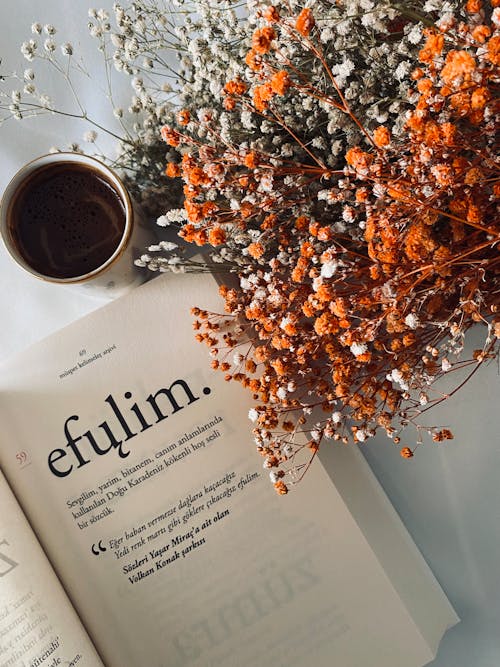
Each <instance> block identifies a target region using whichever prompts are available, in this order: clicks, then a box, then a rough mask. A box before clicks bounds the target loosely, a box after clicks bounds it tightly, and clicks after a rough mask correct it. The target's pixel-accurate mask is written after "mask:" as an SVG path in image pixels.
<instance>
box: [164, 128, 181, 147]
mask: <svg viewBox="0 0 500 667" xmlns="http://www.w3.org/2000/svg"><path fill="white" fill-rule="evenodd" d="M161 138H162V139H163V141H165V142H166V143H167V144H168V145H169V146H174V147H175V146H178V145H179V144H180V142H181V137H180V134H179V133H178V132H176V131H175V130H173V129H172V128H171V127H168V126H167V125H164V126H163V127H162V128H161Z"/></svg>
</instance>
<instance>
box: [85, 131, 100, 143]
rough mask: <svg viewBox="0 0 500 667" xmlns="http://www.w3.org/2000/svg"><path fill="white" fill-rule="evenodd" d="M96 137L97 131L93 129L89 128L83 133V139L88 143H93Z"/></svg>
mask: <svg viewBox="0 0 500 667" xmlns="http://www.w3.org/2000/svg"><path fill="white" fill-rule="evenodd" d="M96 139H97V132H95V131H94V130H89V131H88V132H85V134H84V135H83V140H84V141H86V142H87V143H88V144H93V143H94V142H95V140H96Z"/></svg>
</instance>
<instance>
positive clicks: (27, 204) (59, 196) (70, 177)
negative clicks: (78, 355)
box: [0, 153, 153, 298]
mask: <svg viewBox="0 0 500 667" xmlns="http://www.w3.org/2000/svg"><path fill="white" fill-rule="evenodd" d="M151 227H152V226H151ZM0 233H1V236H2V238H3V241H4V243H5V246H6V248H7V250H8V251H9V253H10V254H11V256H12V257H13V258H14V260H15V261H16V262H17V263H18V264H19V265H20V266H21V267H23V268H24V269H25V270H26V271H28V272H29V273H30V274H31V275H33V276H35V277H36V278H39V279H41V280H44V281H47V282H49V283H53V284H59V285H69V286H76V287H78V288H80V289H83V290H85V291H87V292H89V293H91V294H95V295H99V296H105V297H109V298H114V297H116V296H119V295H120V294H122V293H124V292H126V291H128V290H130V289H132V288H133V287H135V286H136V285H138V284H140V283H141V282H144V280H145V279H146V275H145V273H144V271H143V270H142V271H141V270H140V269H139V268H138V267H136V266H135V265H134V259H135V258H137V257H138V256H140V255H141V254H142V253H143V252H144V248H145V247H146V246H147V245H148V244H150V243H151V242H152V241H153V231H152V229H151V228H150V227H148V226H147V225H146V224H145V221H144V216H142V215H141V212H140V211H139V208H138V206H137V205H136V204H135V203H134V202H133V201H132V199H131V197H130V195H129V193H128V191H127V189H126V187H125V186H124V184H123V182H122V180H121V179H120V178H119V177H118V176H117V175H116V174H115V173H114V171H113V170H111V169H110V168H109V167H107V166H106V165H104V164H103V163H102V162H100V161H99V160H96V159H95V158H92V157H89V156H87V155H82V154H79V153H54V154H50V155H44V156H42V157H39V158H37V159H35V160H33V161H32V162H29V163H28V164H27V165H25V166H24V167H22V168H21V169H20V170H19V171H18V172H17V174H16V175H15V176H14V177H13V178H12V180H11V181H10V183H9V184H8V186H7V188H6V190H5V193H4V195H3V198H2V202H1V206H0Z"/></svg>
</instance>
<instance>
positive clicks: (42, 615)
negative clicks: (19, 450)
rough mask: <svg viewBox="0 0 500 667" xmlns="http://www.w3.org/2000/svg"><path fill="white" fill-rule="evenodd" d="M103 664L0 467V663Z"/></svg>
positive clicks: (11, 666)
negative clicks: (0, 471)
mask: <svg viewBox="0 0 500 667" xmlns="http://www.w3.org/2000/svg"><path fill="white" fill-rule="evenodd" d="M58 665H61V666H63V665H64V666H65V667H74V666H76V665H78V667H102V662H101V660H100V658H99V657H98V655H97V653H96V652H95V649H94V647H93V645H92V643H91V641H90V639H89V637H88V635H87V633H86V632H85V629H84V628H83V626H82V624H81V622H80V620H79V619H78V617H77V615H76V613H75V610H74V609H73V607H72V606H71V604H70V602H69V600H68V598H67V597H66V594H65V593H64V590H63V589H62V587H61V584H60V582H59V580H58V579H57V577H56V575H55V574H54V571H53V570H52V568H51V567H50V564H49V563H48V561H47V558H46V556H45V554H44V553H43V551H42V548H41V547H40V544H39V543H38V541H37V539H36V537H35V535H34V534H33V532H32V531H31V529H30V527H29V524H28V522H27V521H26V517H25V516H24V515H23V513H22V512H21V509H20V508H19V505H18V504H17V502H16V500H15V498H14V495H13V494H12V491H11V490H10V488H9V486H8V484H7V482H6V480H5V478H4V477H3V475H2V474H1V473H0V666H1V667H42V666H43V667H57V666H58Z"/></svg>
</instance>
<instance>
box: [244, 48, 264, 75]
mask: <svg viewBox="0 0 500 667" xmlns="http://www.w3.org/2000/svg"><path fill="white" fill-rule="evenodd" d="M245 63H246V64H247V66H248V67H249V68H250V69H251V70H253V71H254V72H258V71H259V70H260V69H262V57H261V56H260V55H259V54H258V53H257V52H256V51H255V50H254V49H250V51H248V53H247V55H246V56H245Z"/></svg>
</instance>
